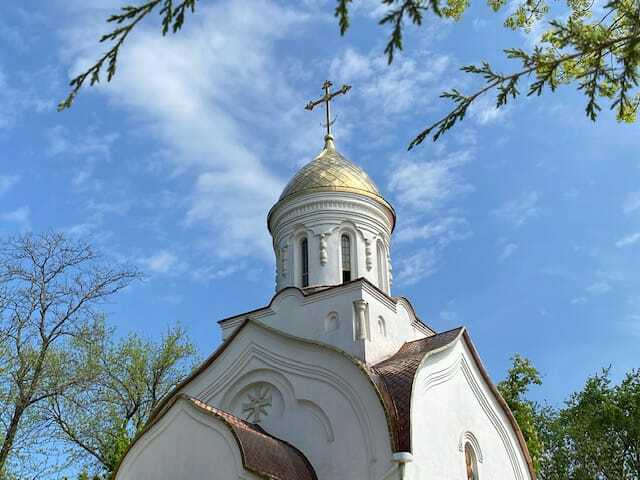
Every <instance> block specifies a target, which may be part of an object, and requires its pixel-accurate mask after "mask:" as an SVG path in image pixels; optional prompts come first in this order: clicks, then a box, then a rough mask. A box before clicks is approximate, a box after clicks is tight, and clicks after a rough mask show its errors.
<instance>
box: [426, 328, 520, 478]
mask: <svg viewBox="0 0 640 480" xmlns="http://www.w3.org/2000/svg"><path fill="white" fill-rule="evenodd" d="M461 338H463V339H464V340H463V342H462V345H463V348H462V349H461V350H459V351H457V352H455V351H454V352H453V354H452V355H453V361H451V362H450V363H449V364H448V365H447V366H445V367H444V368H442V369H440V370H437V371H435V372H432V373H430V374H429V375H428V376H427V377H426V379H425V382H424V384H423V391H424V392H426V391H427V390H430V389H432V388H433V387H435V386H437V385H440V384H443V383H446V382H448V381H449V380H451V379H452V378H454V377H455V376H456V375H457V374H458V373H461V374H462V375H463V377H464V379H465V381H466V383H467V385H468V386H469V389H470V390H471V392H472V393H473V395H474V397H475V398H476V400H477V402H478V404H479V405H480V407H481V408H482V411H483V412H484V414H485V415H486V417H487V418H488V420H489V422H490V423H491V425H492V426H493V427H494V429H495V431H496V433H497V434H498V437H499V438H500V440H501V442H502V444H503V446H504V448H505V452H506V454H507V457H508V459H509V463H510V464H511V468H512V470H513V474H514V478H515V479H516V480H525V479H526V478H527V477H526V476H525V474H524V473H523V471H522V469H521V468H520V462H519V459H518V453H517V451H516V447H515V446H514V445H513V442H512V441H511V438H510V435H509V432H508V431H507V429H506V427H505V425H504V422H503V421H502V419H501V418H500V415H499V414H498V412H497V411H496V409H495V408H494V407H493V405H492V401H491V400H490V399H489V398H488V397H487V395H486V394H485V392H484V390H483V388H482V386H481V385H480V382H479V381H478V379H477V378H476V375H475V374H474V371H473V367H472V366H471V364H470V363H469V361H468V359H467V355H465V353H464V348H465V347H466V337H464V336H462V337H461ZM455 343H457V342H454V344H455ZM452 346H453V344H452V345H450V346H449V347H452ZM449 347H448V348H447V349H445V350H449ZM438 353H439V352H438ZM428 358H433V356H432V355H431V356H430V355H427V356H426V357H425V358H424V359H423V361H422V363H421V366H420V367H419V369H420V368H422V367H423V366H424V364H425V363H426V360H427V359H428ZM476 443H477V441H476ZM472 445H473V443H472ZM462 448H464V443H463V444H462ZM476 453H477V454H478V456H479V457H478V461H479V462H480V451H479V450H476Z"/></svg>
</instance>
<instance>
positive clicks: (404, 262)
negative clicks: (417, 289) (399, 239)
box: [394, 248, 440, 286]
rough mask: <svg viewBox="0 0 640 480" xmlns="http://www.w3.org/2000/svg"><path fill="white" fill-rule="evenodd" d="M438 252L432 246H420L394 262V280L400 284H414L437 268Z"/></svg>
mask: <svg viewBox="0 0 640 480" xmlns="http://www.w3.org/2000/svg"><path fill="white" fill-rule="evenodd" d="M439 261H440V252H439V251H438V250H437V249H433V248H421V249H418V250H416V251H415V252H413V253H412V254H411V255H409V256H406V257H402V258H400V259H399V260H398V261H397V262H396V268H395V269H394V281H396V282H398V283H399V284H401V285H405V286H410V285H414V284H416V283H418V282H420V281H421V280H424V279H425V278H427V277H429V276H431V275H433V274H434V273H435V272H436V271H437V270H438V263H439Z"/></svg>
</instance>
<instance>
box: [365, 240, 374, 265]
mask: <svg viewBox="0 0 640 480" xmlns="http://www.w3.org/2000/svg"><path fill="white" fill-rule="evenodd" d="M364 254H365V259H366V265H367V271H370V270H371V268H372V267H373V259H372V258H371V257H372V256H371V240H369V239H368V238H365V239H364Z"/></svg>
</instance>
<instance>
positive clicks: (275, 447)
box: [116, 394, 318, 480]
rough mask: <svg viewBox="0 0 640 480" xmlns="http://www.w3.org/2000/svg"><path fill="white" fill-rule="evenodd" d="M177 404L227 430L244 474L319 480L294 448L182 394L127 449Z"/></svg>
mask: <svg viewBox="0 0 640 480" xmlns="http://www.w3.org/2000/svg"><path fill="white" fill-rule="evenodd" d="M180 400H184V401H186V402H187V403H188V404H189V405H191V406H192V407H193V408H195V409H197V410H199V411H201V412H203V413H206V414H207V415H211V416H213V417H215V418H217V419H218V420H220V421H222V422H223V423H224V424H225V425H226V426H227V427H228V428H229V430H230V431H231V433H232V435H233V437H234V438H235V440H236V442H237V444H238V448H239V449H240V454H241V456H242V464H243V466H244V468H245V469H246V470H248V471H250V472H252V473H254V474H255V475H257V476H259V477H261V478H264V479H267V480H318V477H317V476H316V473H315V471H314V469H313V467H312V466H311V464H310V463H309V461H308V460H307V458H306V457H305V456H304V454H303V453H302V452H301V451H300V450H298V449H297V448H295V447H294V446H293V445H291V444H289V443H287V442H285V441H284V440H280V439H279V438H277V437H274V436H273V435H270V434H269V433H267V432H266V431H265V430H264V429H263V428H262V427H260V426H259V425H257V424H255V423H250V422H247V421H245V420H242V419H241V418H238V417H236V416H235V415H232V414H231V413H229V412H225V411H224V410H220V409H219V408H216V407H213V406H211V405H208V404H207V403H204V402H203V401H201V400H198V399H196V398H193V397H190V396H188V395H185V394H177V395H175V396H174V397H173V398H172V399H171V401H169V402H168V403H167V404H166V405H165V406H164V408H163V409H162V411H161V412H159V413H158V414H157V415H156V416H155V417H154V418H153V420H152V421H151V422H150V423H149V424H148V425H147V426H146V427H145V429H144V430H143V431H142V432H141V434H140V435H138V437H137V438H136V439H135V440H134V442H132V443H131V445H130V446H129V448H131V446H132V445H133V443H135V441H137V440H138V439H139V438H140V437H141V436H142V435H144V433H145V432H147V431H148V430H149V429H150V428H151V427H152V426H153V425H155V424H156V423H157V422H158V421H159V420H160V419H161V418H162V417H163V416H164V415H165V414H166V413H167V412H168V411H169V410H171V407H173V406H174V405H175V404H176V403H177V402H178V401H180ZM125 456H126V455H125ZM123 460H124V457H123ZM118 467H119V466H118ZM116 472H117V470H116Z"/></svg>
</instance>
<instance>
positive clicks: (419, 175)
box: [389, 150, 473, 211]
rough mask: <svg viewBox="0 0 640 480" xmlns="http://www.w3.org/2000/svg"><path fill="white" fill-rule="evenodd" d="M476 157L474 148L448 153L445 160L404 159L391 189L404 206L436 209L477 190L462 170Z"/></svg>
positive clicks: (395, 171)
mask: <svg viewBox="0 0 640 480" xmlns="http://www.w3.org/2000/svg"><path fill="white" fill-rule="evenodd" d="M471 157H472V153H471V151H470V150H463V151H460V152H455V153H451V154H449V155H447V156H446V157H445V158H443V159H441V160H432V161H416V160H408V159H406V160H403V161H400V162H399V163H398V165H397V166H396V167H395V168H394V169H393V173H391V177H390V180H389V191H390V192H391V193H393V194H394V196H395V198H396V199H397V201H398V203H399V204H400V205H401V206H405V207H409V208H413V209H418V210H421V211H425V210H429V211H433V210H435V209H437V208H439V207H441V206H442V205H443V204H444V203H445V202H448V201H450V200H452V199H453V198H455V197H458V196H460V195H463V194H465V193H468V192H471V191H473V187H472V186H471V185H470V184H469V183H467V182H466V181H465V180H464V179H463V178H462V176H461V175H460V174H459V173H458V169H459V167H461V166H462V165H464V164H465V163H466V162H468V161H469V160H470V159H471Z"/></svg>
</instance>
